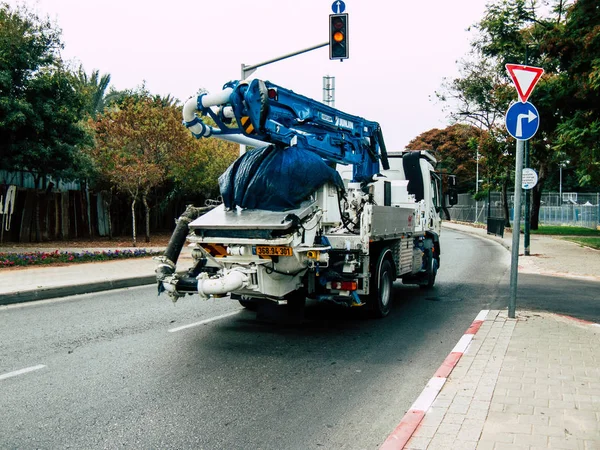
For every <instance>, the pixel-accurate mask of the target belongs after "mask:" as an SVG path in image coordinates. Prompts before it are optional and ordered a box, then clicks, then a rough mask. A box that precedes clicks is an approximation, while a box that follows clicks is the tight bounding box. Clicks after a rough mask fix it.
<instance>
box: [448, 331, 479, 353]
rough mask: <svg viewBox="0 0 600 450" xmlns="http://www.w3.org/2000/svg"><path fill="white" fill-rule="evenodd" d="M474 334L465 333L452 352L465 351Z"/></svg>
mask: <svg viewBox="0 0 600 450" xmlns="http://www.w3.org/2000/svg"><path fill="white" fill-rule="evenodd" d="M473 336H474V335H473V334H463V336H462V337H461V338H460V340H459V341H458V343H457V344H456V345H455V346H454V348H453V349H452V352H453V353H454V352H456V353H464V352H465V351H466V350H467V347H468V346H469V344H470V343H471V340H472V339H473Z"/></svg>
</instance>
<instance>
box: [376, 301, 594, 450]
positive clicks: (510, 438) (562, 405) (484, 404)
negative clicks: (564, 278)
mask: <svg viewBox="0 0 600 450" xmlns="http://www.w3.org/2000/svg"><path fill="white" fill-rule="evenodd" d="M482 313H484V315H485V317H484V318H483V319H482V320H481V321H480V323H479V324H477V322H478V321H477V320H476V321H475V322H473V325H472V328H473V327H474V326H477V327H479V328H478V330H477V331H475V332H474V333H469V332H468V331H467V333H465V335H464V336H463V339H461V341H465V342H466V341H468V342H467V343H466V349H464V350H462V352H464V353H461V348H460V347H461V343H460V342H459V344H457V347H456V348H455V350H454V351H453V352H452V353H451V354H450V355H449V357H448V358H447V359H446V361H445V362H444V364H442V366H441V367H440V369H439V370H438V372H437V373H436V375H435V376H434V377H433V378H432V379H431V380H430V382H429V383H428V385H427V388H426V389H425V390H424V391H423V394H421V396H420V397H419V398H418V399H417V401H416V402H415V403H414V404H413V406H412V407H411V409H410V410H409V412H408V413H407V415H406V416H405V417H404V419H403V420H402V422H401V423H400V425H399V426H398V428H397V429H396V430H395V432H394V433H393V434H392V435H390V437H389V438H388V440H387V441H386V442H385V443H384V445H383V446H382V447H381V449H382V450H391V449H402V448H405V449H413V450H417V449H431V450H434V449H439V450H448V449H457V450H468V449H485V450H487V449H490V450H492V449H494V450H501V449H507V450H508V449H511V450H515V449H516V450H518V449H580V450H592V449H600V348H599V346H598V343H599V342H600V326H599V325H598V324H593V323H591V322H585V321H580V320H576V319H572V318H569V317H564V316H559V315H556V314H549V313H540V312H535V313H532V312H524V311H521V312H519V313H517V317H516V319H509V318H508V317H507V316H506V313H505V312H504V311H489V312H488V311H485V312H484V311H482ZM467 337H470V339H466V340H465V339H464V338H467ZM456 353H459V354H460V356H459V358H460V359H459V360H458V362H456V356H455V354H456ZM449 366H450V367H449ZM415 418H417V419H419V418H422V419H421V420H415Z"/></svg>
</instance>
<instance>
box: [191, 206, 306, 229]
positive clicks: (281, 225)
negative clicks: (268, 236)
mask: <svg viewBox="0 0 600 450" xmlns="http://www.w3.org/2000/svg"><path fill="white" fill-rule="evenodd" d="M316 207H317V202H313V201H307V202H304V203H302V205H301V206H300V208H298V209H290V210H287V211H266V210H262V209H241V208H236V209H234V210H231V211H226V210H225V206H224V205H219V206H217V207H216V208H215V209H213V210H212V211H209V212H207V213H206V214H204V215H203V216H201V217H198V218H197V219H196V220H194V221H193V222H192V223H190V225H189V227H190V229H191V230H194V231H196V230H198V231H201V230H249V229H250V230H251V229H254V230H278V231H284V230H287V229H288V228H290V227H292V225H293V222H292V220H291V219H287V220H286V217H288V216H289V215H295V216H297V217H298V218H299V219H300V220H302V219H304V218H305V217H308V216H309V215H310V214H312V213H313V212H314V211H315V209H316Z"/></svg>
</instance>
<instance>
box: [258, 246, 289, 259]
mask: <svg viewBox="0 0 600 450" xmlns="http://www.w3.org/2000/svg"><path fill="white" fill-rule="evenodd" d="M256 254H257V255H258V256H292V255H293V254H294V252H293V251H292V247H278V246H277V247H276V246H267V245H257V246H256Z"/></svg>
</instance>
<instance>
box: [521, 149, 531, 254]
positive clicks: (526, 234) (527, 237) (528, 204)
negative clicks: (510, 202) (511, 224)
mask: <svg viewBox="0 0 600 450" xmlns="http://www.w3.org/2000/svg"><path fill="white" fill-rule="evenodd" d="M525 167H529V141H526V142H525ZM530 209H531V189H526V190H525V217H524V220H523V221H524V228H525V230H524V235H523V247H524V251H523V254H524V255H525V256H529V243H530V234H529V231H530V229H531V211H530Z"/></svg>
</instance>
